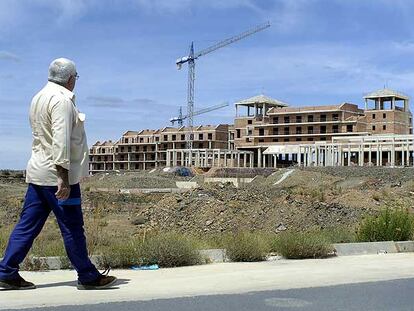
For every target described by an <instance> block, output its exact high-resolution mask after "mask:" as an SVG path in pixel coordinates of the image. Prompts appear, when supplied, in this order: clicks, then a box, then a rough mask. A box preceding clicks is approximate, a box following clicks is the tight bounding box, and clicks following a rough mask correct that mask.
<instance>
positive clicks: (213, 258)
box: [200, 248, 228, 263]
mask: <svg viewBox="0 0 414 311" xmlns="http://www.w3.org/2000/svg"><path fill="white" fill-rule="evenodd" d="M200 255H201V256H202V257H203V258H206V259H207V261H208V262H211V263H219V262H226V261H228V260H227V256H226V250H225V249H220V248H217V249H203V250H200Z"/></svg>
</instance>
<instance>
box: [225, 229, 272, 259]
mask: <svg viewBox="0 0 414 311" xmlns="http://www.w3.org/2000/svg"><path fill="white" fill-rule="evenodd" d="M224 247H225V248H226V254H227V256H228V258H229V259H230V260H231V261H241V262H253V261H263V260H266V256H267V254H268V253H269V244H268V243H267V242H266V240H265V238H264V237H263V236H261V235H260V234H254V233H247V232H240V233H237V234H235V235H232V236H230V237H228V238H227V239H226V240H225V241H224Z"/></svg>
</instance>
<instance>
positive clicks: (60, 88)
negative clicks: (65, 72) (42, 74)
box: [46, 81, 75, 102]
mask: <svg viewBox="0 0 414 311" xmlns="http://www.w3.org/2000/svg"><path fill="white" fill-rule="evenodd" d="M46 86H47V87H53V88H55V89H56V90H58V91H59V92H60V93H62V94H63V95H64V96H66V97H69V98H70V99H71V100H72V101H73V102H75V93H73V92H71V91H69V90H68V89H67V88H65V87H63V86H61V85H59V84H57V83H55V82H52V81H48V82H47V85H46Z"/></svg>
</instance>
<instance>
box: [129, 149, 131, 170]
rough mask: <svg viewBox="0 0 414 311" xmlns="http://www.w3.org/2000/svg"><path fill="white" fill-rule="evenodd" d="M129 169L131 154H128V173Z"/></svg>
mask: <svg viewBox="0 0 414 311" xmlns="http://www.w3.org/2000/svg"><path fill="white" fill-rule="evenodd" d="M130 169H131V154H130V153H128V171H129V170H130Z"/></svg>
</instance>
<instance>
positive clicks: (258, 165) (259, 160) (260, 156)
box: [257, 148, 262, 167]
mask: <svg viewBox="0 0 414 311" xmlns="http://www.w3.org/2000/svg"><path fill="white" fill-rule="evenodd" d="M257 167H262V149H260V148H258V149H257Z"/></svg>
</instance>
